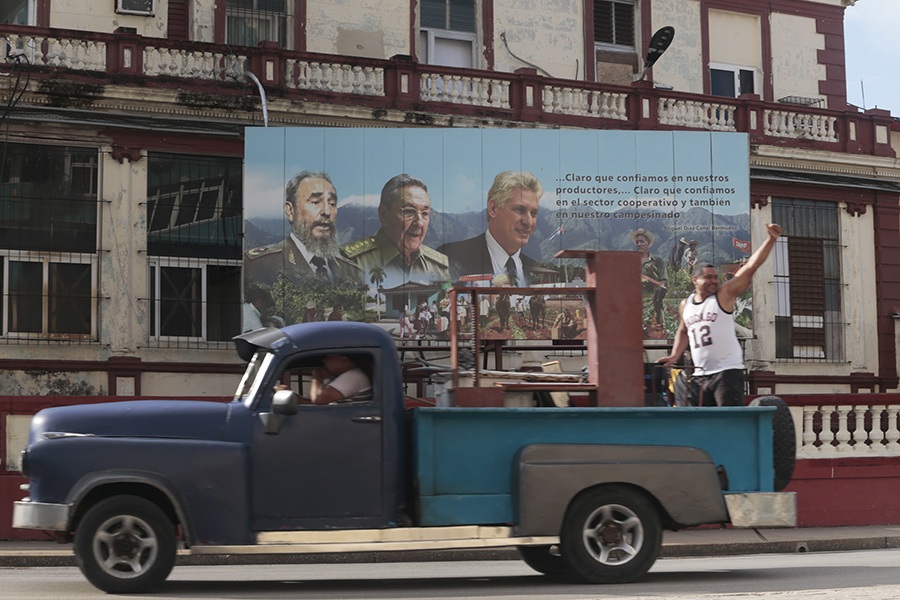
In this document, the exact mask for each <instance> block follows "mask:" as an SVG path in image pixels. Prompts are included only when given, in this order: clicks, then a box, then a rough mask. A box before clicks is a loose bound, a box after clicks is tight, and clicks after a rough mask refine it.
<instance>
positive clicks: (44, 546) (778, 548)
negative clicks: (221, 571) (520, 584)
mask: <svg viewBox="0 0 900 600" xmlns="http://www.w3.org/2000/svg"><path fill="white" fill-rule="evenodd" d="M884 548H900V525H882V526H870V527H809V528H795V529H760V530H753V529H718V528H701V529H689V530H684V531H675V532H671V531H667V532H665V533H664V535H663V547H662V552H661V553H660V557H661V558H681V557H692V556H725V555H737V554H767V553H788V552H835V551H840V550H877V549H884ZM511 558H518V553H517V552H516V551H515V550H514V549H508V548H507V549H500V550H452V551H437V552H432V551H417V552H390V553H374V552H363V553H356V554H276V555H259V554H242V555H236V554H232V555H223V556H206V555H203V556H192V555H190V554H189V553H187V552H182V553H181V554H180V556H179V559H178V563H177V564H179V565H201V564H205V565H213V564H215V565H229V564H265V563H273V564H274V563H315V562H323V563H326V562H348V563H349V562H395V561H426V560H476V559H511ZM74 564H75V557H74V556H73V554H72V547H71V545H62V544H56V543H54V542H0V567H38V566H72V565H74Z"/></svg>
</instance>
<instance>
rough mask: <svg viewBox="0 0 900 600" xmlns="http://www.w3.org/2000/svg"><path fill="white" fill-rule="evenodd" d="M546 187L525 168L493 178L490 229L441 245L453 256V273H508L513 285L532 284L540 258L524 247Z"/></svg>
mask: <svg viewBox="0 0 900 600" xmlns="http://www.w3.org/2000/svg"><path fill="white" fill-rule="evenodd" d="M543 193H544V190H543V188H542V187H541V182H540V181H538V179H537V177H535V176H534V175H532V174H531V173H528V172H526V171H503V172H502V173H499V174H498V175H497V176H496V177H495V178H494V183H493V184H492V185H491V189H490V190H488V198H487V220H488V226H487V230H486V231H485V232H484V233H482V234H481V235H477V236H475V237H473V238H469V239H467V240H462V241H460V242H451V243H449V244H444V245H443V246H441V247H440V248H438V252H442V253H444V254H446V255H447V257H448V258H449V259H450V275H451V277H452V278H453V279H454V280H458V279H459V278H460V277H461V276H463V275H481V274H492V275H501V274H503V275H507V276H508V277H509V283H510V285H512V286H525V285H530V283H531V271H532V269H534V267H535V266H536V265H537V261H535V260H534V259H533V258H531V257H529V256H526V255H525V254H524V253H523V252H522V248H523V247H524V246H525V244H527V243H528V240H529V239H530V238H531V234H532V232H533V231H534V228H535V226H536V225H537V215H538V203H539V202H540V200H541V196H542V195H543Z"/></svg>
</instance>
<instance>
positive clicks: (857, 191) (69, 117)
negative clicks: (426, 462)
mask: <svg viewBox="0 0 900 600" xmlns="http://www.w3.org/2000/svg"><path fill="white" fill-rule="evenodd" d="M862 1H867V0H862ZM853 4H854V2H853V0H815V1H813V0H771V1H768V2H759V1H754V0H554V1H551V2H533V3H527V5H523V4H522V3H521V2H513V1H512V0H413V1H401V0H381V1H379V2H372V1H362V2H354V3H342V2H328V1H318V0H224V1H219V2H214V1H213V0H107V1H106V2H104V3H92V4H91V5H90V7H87V6H86V4H85V3H84V2H78V1H76V0H20V1H18V2H7V3H3V7H4V10H5V14H0V20H2V22H3V23H5V24H3V25H0V50H2V56H3V57H4V58H3V60H2V74H3V78H2V80H0V81H2V83H0V95H2V102H3V117H2V122H3V123H2V124H3V134H4V136H3V137H4V139H3V151H2V155H0V190H2V194H0V285H2V307H0V311H2V313H0V314H2V323H0V397H8V398H15V397H35V396H48V395H49V396H228V395H230V394H231V393H232V392H233V389H234V387H235V384H236V381H237V378H236V374H237V373H239V372H240V371H241V365H240V364H239V362H238V360H237V358H236V356H235V355H234V352H233V350H232V348H231V345H230V342H229V340H230V338H231V337H232V336H233V335H236V334H238V333H240V331H239V330H240V321H241V300H242V260H241V259H242V247H243V242H244V239H245V238H248V237H251V236H252V235H253V232H252V231H245V230H244V223H243V219H242V214H243V209H244V207H245V206H247V205H248V204H249V203H252V202H253V190H252V189H249V188H247V187H245V186H244V182H243V172H242V164H243V152H244V145H243V138H244V130H245V128H246V127H249V126H265V125H269V126H296V127H303V126H330V127H331V126H333V127H503V128H571V129H627V130H673V131H680V130H685V131H689V130H701V131H735V132H744V133H747V134H748V135H749V138H750V157H749V160H750V168H751V173H750V174H751V184H750V185H751V190H750V192H751V199H752V200H751V204H752V210H751V225H750V229H751V231H750V233H751V236H752V239H753V240H754V241H757V240H760V239H761V236H763V235H765V225H764V224H765V223H768V222H777V223H780V224H782V225H783V226H784V227H785V238H784V239H783V240H782V241H783V243H782V244H780V245H779V248H778V250H777V251H776V253H775V256H774V259H771V260H770V261H769V262H768V263H767V264H766V265H765V266H764V267H763V268H762V269H760V271H759V272H758V273H757V275H756V277H755V280H754V290H755V294H754V299H755V301H754V306H753V309H754V314H755V332H756V333H755V336H754V337H753V339H752V340H751V341H750V342H749V343H748V344H747V346H746V348H745V351H746V358H747V365H748V369H749V381H750V387H751V392H753V393H769V392H771V393H819V394H822V393H849V392H888V391H896V390H897V389H898V375H897V373H898V360H900V359H898V341H900V161H898V160H897V150H898V149H900V122H898V120H897V119H895V118H894V117H892V115H890V114H889V113H888V112H886V111H883V110H877V109H876V110H863V109H861V108H858V107H854V106H850V105H848V104H847V101H846V77H845V72H844V54H843V47H844V46H843V15H844V11H845V10H852V5H853ZM664 26H671V27H673V28H674V30H675V36H674V40H673V42H672V44H671V46H670V47H669V48H668V49H667V50H666V52H665V54H664V56H662V57H661V58H660V59H659V60H658V61H657V62H656V63H655V64H654V65H653V66H652V68H651V69H649V70H648V71H647V72H646V73H645V74H644V76H643V77H642V78H640V80H637V81H636V79H637V78H638V76H639V75H640V73H641V71H642V68H643V65H644V57H645V55H646V51H647V44H648V42H649V40H650V39H651V36H652V35H653V33H654V32H655V31H657V30H659V29H660V28H662V27H664ZM11 412H16V411H11ZM7 416H8V417H9V418H12V415H11V413H8V415H7ZM7 441H8V440H7Z"/></svg>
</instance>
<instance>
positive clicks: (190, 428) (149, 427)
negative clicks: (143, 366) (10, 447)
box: [29, 400, 231, 442]
mask: <svg viewBox="0 0 900 600" xmlns="http://www.w3.org/2000/svg"><path fill="white" fill-rule="evenodd" d="M230 412H231V405H230V403H223V402H204V401H198V400H138V401H128V402H110V403H104V404H80V405H77V406H60V407H54V408H47V409H44V410H42V411H40V412H38V413H37V414H36V415H35V416H34V418H33V419H32V421H31V431H30V433H29V442H35V441H37V440H39V439H42V438H43V437H44V434H45V433H48V432H53V433H74V434H86V435H95V436H99V437H155V438H178V439H192V440H221V439H224V437H225V431H226V426H227V422H228V416H229V414H230Z"/></svg>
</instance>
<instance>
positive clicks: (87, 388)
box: [0, 369, 106, 396]
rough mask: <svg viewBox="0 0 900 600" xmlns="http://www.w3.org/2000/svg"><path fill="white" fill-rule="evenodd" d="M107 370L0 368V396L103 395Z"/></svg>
mask: <svg viewBox="0 0 900 600" xmlns="http://www.w3.org/2000/svg"><path fill="white" fill-rule="evenodd" d="M105 394H106V373H100V372H92V371H80V372H77V373H72V372H69V371H65V372H63V371H38V370H34V371H13V370H9V369H4V370H2V371H0V396H102V395H105Z"/></svg>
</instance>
